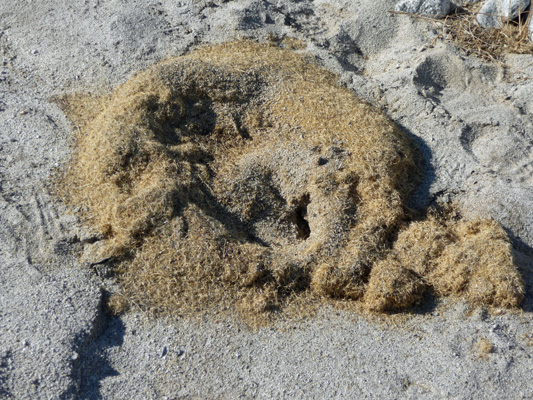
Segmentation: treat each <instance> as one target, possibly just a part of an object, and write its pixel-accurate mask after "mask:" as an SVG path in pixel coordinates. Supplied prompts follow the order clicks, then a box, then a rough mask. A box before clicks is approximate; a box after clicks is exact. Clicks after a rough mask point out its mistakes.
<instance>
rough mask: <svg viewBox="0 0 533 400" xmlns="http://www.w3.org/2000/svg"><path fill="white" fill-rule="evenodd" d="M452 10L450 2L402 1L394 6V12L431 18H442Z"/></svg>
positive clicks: (448, 0)
mask: <svg viewBox="0 0 533 400" xmlns="http://www.w3.org/2000/svg"><path fill="white" fill-rule="evenodd" d="M452 9H453V4H452V2H451V1H450V0H403V1H402V2H400V3H398V4H397V5H396V11H402V12H406V13H410V14H418V15H422V16H424V17H431V18H444V17H445V16H446V15H448V14H449V13H450V11H451V10H452Z"/></svg>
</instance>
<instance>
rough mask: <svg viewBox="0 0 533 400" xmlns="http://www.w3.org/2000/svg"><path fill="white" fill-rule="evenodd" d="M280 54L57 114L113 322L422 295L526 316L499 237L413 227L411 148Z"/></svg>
mask: <svg viewBox="0 0 533 400" xmlns="http://www.w3.org/2000/svg"><path fill="white" fill-rule="evenodd" d="M280 46H281V47H282V46H283V45H275V44H256V43H252V42H249V41H241V42H234V43H227V44H222V45H215V46H211V47H205V48H201V49H199V50H196V51H193V52H191V53H189V54H187V55H185V56H181V57H176V58H171V59H167V60H165V61H163V62H161V63H159V64H157V65H155V66H153V67H152V68H150V69H148V70H146V71H144V72H141V73H139V74H138V75H136V76H134V77H133V78H131V79H130V80H129V81H127V82H126V83H125V84H123V85H122V86H120V87H118V88H117V89H116V90H115V91H114V92H113V93H111V94H109V95H105V96H101V97H94V96H92V97H91V96H86V95H77V96H72V95H71V96H67V97H65V98H64V99H63V100H62V104H63V107H64V109H65V111H66V113H67V114H68V115H69V117H70V118H71V120H72V122H73V125H74V126H75V127H76V129H75V131H76V132H77V134H76V141H75V151H74V154H73V157H72V160H71V161H70V163H69V164H68V165H67V167H66V168H65V170H64V172H63V173H62V174H61V178H60V179H59V180H58V182H57V183H56V190H57V192H58V195H59V196H60V197H61V198H62V199H63V201H65V202H66V203H67V204H69V205H71V206H72V207H78V208H79V209H80V211H79V213H80V216H81V217H82V219H83V220H84V221H85V223H86V224H87V225H88V226H91V227H92V228H93V229H96V230H97V231H98V232H99V233H100V234H101V236H102V237H103V240H102V241H101V243H100V245H99V246H93V247H94V253H95V254H94V257H95V259H96V258H98V259H102V258H110V259H112V260H113V263H114V265H115V269H116V275H117V278H118V280H119V282H120V290H119V292H118V293H116V294H115V295H114V296H113V297H112V298H111V300H110V306H111V307H112V309H113V310H115V311H116V312H120V311H122V310H124V309H126V308H129V307H135V308H141V309H145V310H148V311H150V312H154V313H163V314H169V313H170V314H176V313H179V314H187V313H195V312H201V311H206V310H209V309H217V310H224V309H235V310H238V311H239V312H241V313H242V315H254V314H269V311H276V310H277V311H279V310H283V309H285V308H286V307H287V305H288V304H294V302H298V301H301V302H303V303H305V301H304V300H305V299H313V300H312V301H313V302H317V301H318V300H319V299H321V298H343V299H353V300H359V301H360V303H361V304H362V305H363V306H365V307H366V308H368V309H371V310H375V311H388V310H391V311H393V310H402V309H406V308H408V307H410V306H412V305H413V304H414V303H415V302H417V301H419V300H420V299H421V298H422V295H423V293H424V292H425V291H426V290H428V289H429V290H432V291H433V292H434V293H436V294H438V295H458V296H465V297H466V298H467V299H469V300H470V301H472V302H474V303H484V304H489V305H494V306H508V307H513V306H518V305H519V304H520V301H521V299H522V297H523V283H522V281H521V278H520V275H519V273H518V272H517V270H516V268H515V265H514V263H513V259H512V255H511V247H510V244H509V240H508V238H507V235H506V234H505V232H504V231H503V229H502V228H501V227H500V226H499V225H498V224H497V223H496V222H494V221H492V220H479V221H464V220H462V219H460V218H458V217H457V218H452V217H443V216H430V217H428V218H427V219H425V220H417V221H415V222H411V223H410V221H409V217H408V216H407V215H408V210H407V208H406V201H407V199H408V197H409V195H410V193H411V191H412V189H413V188H414V186H415V185H416V184H417V182H418V181H419V178H420V171H419V169H418V168H417V165H418V164H419V163H418V162H417V160H416V154H417V153H416V151H415V149H414V148H413V145H412V144H411V142H410V141H409V140H408V138H407V137H406V135H405V134H404V133H402V131H401V130H400V129H399V128H398V127H397V126H396V125H395V124H394V123H393V122H392V121H391V120H389V119H388V118H387V117H386V116H385V115H384V114H383V113H382V112H380V111H378V110H376V109H374V108H373V107H371V106H369V105H367V104H365V103H363V102H361V101H360V100H359V99H357V98H356V97H355V96H354V95H353V94H352V93H351V92H350V91H349V90H348V89H346V88H343V87H341V86H340V85H339V84H338V83H337V78H336V77H335V76H334V75H332V74H331V73H329V72H327V71H326V70H325V69H323V68H321V67H319V66H317V65H315V64H314V63H313V62H311V61H310V60H307V59H306V58H305V57H304V56H302V55H300V54H298V53H297V52H294V51H292V50H288V49H283V48H281V47H280ZM302 299H304V300H302ZM306 301H308V300H306Z"/></svg>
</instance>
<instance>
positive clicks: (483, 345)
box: [474, 338, 496, 359]
mask: <svg viewBox="0 0 533 400" xmlns="http://www.w3.org/2000/svg"><path fill="white" fill-rule="evenodd" d="M495 350H496V348H495V347H494V344H492V342H491V341H490V340H488V339H486V338H480V339H479V340H478V341H477V342H476V343H475V345H474V351H475V352H476V353H477V356H478V357H479V358H483V359H488V358H489V355H490V354H492V353H494V351H495Z"/></svg>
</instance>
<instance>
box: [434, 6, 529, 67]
mask: <svg viewBox="0 0 533 400" xmlns="http://www.w3.org/2000/svg"><path fill="white" fill-rule="evenodd" d="M480 8H481V5H476V6H472V7H469V8H467V9H462V10H461V11H460V12H457V13H456V14H452V15H449V16H447V17H446V18H445V19H444V20H443V22H442V37H444V38H446V39H448V40H451V41H452V42H453V43H454V44H455V45H456V46H457V47H459V48H461V49H462V50H464V51H465V52H466V53H468V54H473V55H475V56H477V57H479V58H482V59H484V60H487V61H502V59H503V56H504V55H506V54H509V53H515V54H532V53H533V44H532V43H531V42H530V41H529V37H528V27H529V22H530V19H531V15H532V14H531V13H529V11H528V12H527V13H525V14H523V15H521V16H520V18H519V20H517V21H509V22H506V23H504V24H503V27H502V29H486V28H482V27H481V26H479V24H478V23H477V21H476V16H477V13H478V11H479V9H480Z"/></svg>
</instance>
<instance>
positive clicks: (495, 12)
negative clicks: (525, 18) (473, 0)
mask: <svg viewBox="0 0 533 400" xmlns="http://www.w3.org/2000/svg"><path fill="white" fill-rule="evenodd" d="M530 3H531V0H488V1H487V2H486V3H485V4H484V5H483V7H482V8H481V10H479V13H478V15H477V22H478V23H479V25H480V26H482V27H483V28H501V27H503V25H504V24H505V23H506V22H508V21H509V20H511V19H514V18H516V17H518V15H519V14H521V13H523V12H524V11H525V10H526V8H527V7H529V4H530Z"/></svg>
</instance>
